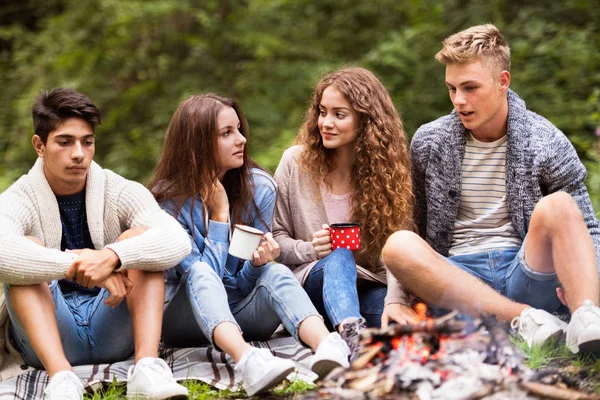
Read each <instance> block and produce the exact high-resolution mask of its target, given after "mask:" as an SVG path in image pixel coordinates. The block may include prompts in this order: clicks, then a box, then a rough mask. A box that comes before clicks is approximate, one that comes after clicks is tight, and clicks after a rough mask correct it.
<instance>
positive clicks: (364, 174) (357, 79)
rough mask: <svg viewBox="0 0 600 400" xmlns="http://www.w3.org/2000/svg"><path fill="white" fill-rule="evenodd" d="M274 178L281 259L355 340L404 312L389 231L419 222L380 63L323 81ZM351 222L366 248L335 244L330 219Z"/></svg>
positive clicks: (404, 147) (401, 133) (354, 342)
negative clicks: (384, 257)
mask: <svg viewBox="0 0 600 400" xmlns="http://www.w3.org/2000/svg"><path fill="white" fill-rule="evenodd" d="M275 180H276V182H277V184H278V199H277V205H276V211H275V221H274V229H273V233H274V237H275V240H276V241H277V242H278V243H279V246H280V248H281V255H280V256H279V258H278V261H280V262H282V263H284V264H286V265H288V266H290V267H291V268H292V269H293V270H294V273H295V275H296V277H298V278H299V279H300V281H301V282H302V283H303V286H304V288H305V290H306V291H307V292H308V294H309V296H310V297H311V299H312V300H313V303H314V304H315V305H316V306H317V309H318V310H319V311H320V312H321V313H322V314H323V315H327V317H328V319H329V323H330V324H331V326H332V327H336V329H338V330H339V331H340V332H341V333H342V337H343V338H344V339H346V341H347V342H348V344H349V345H350V348H351V350H355V349H356V348H357V339H358V336H357V333H358V331H360V330H361V329H362V328H364V327H365V325H369V326H379V325H380V324H381V323H383V324H384V325H386V324H387V323H388V321H389V320H391V319H393V320H396V321H398V322H405V318H403V317H401V315H400V314H399V313H397V312H396V311H397V310H396V308H397V306H398V305H399V304H401V303H405V298H404V297H403V296H404V295H403V294H402V293H403V292H402V291H401V290H400V287H399V284H398V282H397V281H396V280H395V279H393V277H392V276H391V275H390V281H389V282H388V285H387V286H388V288H387V290H386V282H387V279H386V271H385V267H384V266H383V263H382V261H381V257H380V255H381V249H382V247H383V245H384V243H385V241H386V239H387V238H388V236H390V235H391V234H392V233H393V232H395V231H396V230H398V229H400V228H404V229H406V228H410V227H412V207H413V195H412V188H411V180H410V172H409V155H408V144H407V140H406V136H405V133H404V129H403V126H402V121H401V119H400V117H399V116H398V113H397V112H396V109H395V108H394V104H393V102H392V99H391V98H390V95H389V93H388V92H387V90H386V88H385V87H384V86H383V84H382V83H381V82H380V81H379V80H378V79H377V77H375V75H373V73H371V72H370V71H368V70H366V69H364V68H345V69H340V70H338V71H335V72H333V73H331V74H329V75H326V76H325V77H323V78H322V79H321V80H320V81H319V82H318V83H317V86H316V88H315V91H314V94H313V97H312V102H311V104H310V107H309V109H308V111H307V112H306V118H305V122H304V124H303V126H302V128H301V130H300V132H299V134H298V136H297V138H296V145H295V146H293V147H291V148H290V149H288V150H286V152H285V153H284V154H283V157H282V159H281V162H280V164H279V166H278V168H277V171H276V173H275ZM348 222H352V223H357V224H359V225H360V230H361V238H360V246H361V247H360V249H359V250H357V251H355V252H354V254H353V253H352V252H351V251H350V250H347V249H336V250H334V251H332V245H331V233H330V228H329V225H330V224H332V223H348ZM386 292H387V297H386ZM384 299H385V301H384ZM384 302H385V308H384ZM363 317H364V318H363Z"/></svg>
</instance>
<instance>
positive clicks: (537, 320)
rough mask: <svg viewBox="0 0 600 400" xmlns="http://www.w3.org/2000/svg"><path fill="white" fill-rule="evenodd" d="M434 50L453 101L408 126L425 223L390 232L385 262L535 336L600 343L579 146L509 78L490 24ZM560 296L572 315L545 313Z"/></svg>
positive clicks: (599, 231) (596, 241) (407, 280)
mask: <svg viewBox="0 0 600 400" xmlns="http://www.w3.org/2000/svg"><path fill="white" fill-rule="evenodd" d="M436 59H437V60H438V61H440V62H441V63H443V64H445V65H446V86H447V87H448V91H449V93H450V100H451V101H452V104H453V105H454V111H453V112H452V113H451V114H450V115H447V116H444V117H441V118H439V119H437V120H435V121H433V122H431V123H428V124H425V125H423V126H421V127H420V128H419V129H418V130H417V132H416V133H415V135H414V137H413V140H412V143H411V167H412V175H413V190H414V193H415V197H416V206H415V223H416V227H417V230H418V235H417V234H415V233H413V232H409V231H400V232H396V233H395V234H393V235H392V236H391V237H390V238H389V239H388V242H387V243H386V246H385V247H384V250H383V255H384V260H385V263H386V265H387V267H388V268H389V270H390V271H391V272H392V273H393V275H394V276H395V277H396V278H397V279H398V280H399V281H400V282H401V283H402V284H403V286H404V288H405V289H407V290H408V291H410V292H412V293H413V294H415V295H416V296H418V297H419V298H421V299H423V300H424V301H426V302H430V303H432V304H436V305H438V306H442V307H447V308H456V309H459V310H462V311H465V312H468V313H471V314H479V313H488V314H495V315H497V316H498V317H499V318H500V319H502V320H505V321H512V325H513V327H514V328H517V329H518V332H519V333H520V334H521V336H522V337H523V338H524V339H525V340H526V341H527V342H528V344H529V345H532V344H541V343H544V342H546V341H547V340H549V339H551V338H556V337H560V336H562V334H563V333H565V332H566V338H567V345H568V346H569V348H570V349H571V351H573V352H574V353H577V352H579V351H584V352H595V353H600V309H599V308H598V297H599V292H600V289H599V283H598V271H599V269H598V268H599V267H600V257H599V255H600V226H599V223H598V220H597V218H596V216H595V214H594V211H593V208H592V205H591V203H590V199H589V195H588V192H587V190H586V187H585V184H584V179H585V176H586V171H585V168H584V166H583V165H582V163H581V162H580V160H579V158H578V157H577V154H576V152H575V149H574V148H573V146H572V145H571V143H570V142H569V140H568V139H567V138H566V137H565V135H563V134H562V132H560V131H559V130H558V129H557V128H556V127H555V126H554V125H552V124H551V123H550V122H549V121H548V120H546V119H545V118H543V117H541V116H539V115H537V114H535V113H533V112H531V111H529V110H527V108H526V107H525V102H524V101H523V100H521V98H520V97H519V96H518V95H517V94H516V93H515V92H513V91H511V90H510V89H509V85H510V49H509V47H508V43H507V42H506V40H505V39H504V37H503V36H502V34H501V33H500V32H499V31H498V29H497V28H496V27H495V26H494V25H490V24H487V25H480V26H474V27H471V28H469V29H467V30H465V31H462V32H459V33H457V34H455V35H452V36H450V37H448V38H447V39H446V40H444V48H443V49H442V50H441V51H440V52H439V53H438V54H437V55H436ZM419 235H420V236H419ZM486 283H487V285H486ZM494 289H495V290H494ZM561 303H562V304H564V305H566V306H568V308H569V310H570V312H571V313H572V318H571V321H570V323H569V324H568V326H567V324H565V323H564V322H562V321H561V320H559V319H558V318H556V317H554V316H553V315H551V314H550V313H552V312H555V311H557V310H558V309H559V308H560V307H561ZM396 312H397V313H398V314H399V315H405V316H409V317H410V315H411V314H412V310H411V309H410V307H408V306H407V305H401V304H399V305H397V306H396Z"/></svg>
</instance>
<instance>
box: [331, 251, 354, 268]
mask: <svg viewBox="0 0 600 400" xmlns="http://www.w3.org/2000/svg"><path fill="white" fill-rule="evenodd" d="M327 258H328V259H330V260H331V261H333V262H334V263H336V264H340V265H352V266H354V265H356V261H354V255H353V254H352V251H350V250H348V249H335V250H334V251H333V252H332V253H331V254H329V255H328V256H327Z"/></svg>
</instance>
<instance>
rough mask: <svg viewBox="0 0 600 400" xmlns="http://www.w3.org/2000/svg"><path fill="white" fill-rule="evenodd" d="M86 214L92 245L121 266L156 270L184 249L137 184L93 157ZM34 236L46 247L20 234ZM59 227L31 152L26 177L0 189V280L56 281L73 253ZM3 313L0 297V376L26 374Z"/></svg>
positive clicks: (175, 226) (179, 233) (176, 230)
mask: <svg viewBox="0 0 600 400" xmlns="http://www.w3.org/2000/svg"><path fill="white" fill-rule="evenodd" d="M85 196H86V213H87V223H88V227H89V231H90V236H91V238H92V241H93V243H94V248H95V249H97V250H99V249H103V248H110V249H111V250H113V251H114V252H115V253H116V254H117V255H118V256H119V259H120V260H121V265H122V266H121V268H122V269H139V270H145V271H162V270H165V269H168V268H170V267H173V266H174V265H176V264H177V263H179V262H180V261H181V260H182V259H183V258H184V257H186V256H187V255H188V254H189V253H190V251H191V244H190V239H189V238H188V236H187V234H186V233H185V231H184V230H183V229H182V227H181V225H179V223H177V221H176V220H175V219H173V218H172V217H171V216H170V215H168V214H167V213H166V212H165V211H163V210H162V209H161V208H160V207H159V206H158V204H157V203H156V201H155V200H154V197H152V194H151V193H150V192H149V191H148V190H147V189H146V188H145V187H144V186H142V185H141V184H139V183H137V182H133V181H129V180H127V179H125V178H123V177H121V176H119V175H117V174H115V173H114V172H112V171H109V170H106V169H102V168H101V167H100V166H99V165H98V164H96V163H95V162H92V164H91V166H90V169H89V171H88V175H87V181H86V194H85ZM137 226H146V227H148V228H149V229H148V230H147V231H146V232H144V233H143V234H141V235H139V236H137V237H133V238H130V239H127V240H124V241H121V242H115V241H116V240H117V238H118V237H119V236H120V235H121V233H123V232H124V231H126V230H127V229H130V228H133V227H137ZM25 236H33V237H35V238H37V239H39V240H40V241H41V242H42V243H43V244H44V246H45V247H42V246H39V245H37V244H35V243H34V242H32V241H30V240H28V239H26V238H25ZM61 238H62V225H61V220H60V214H59V209H58V203H57V201H56V196H55V194H54V193H53V192H52V189H51V188H50V185H49V183H48V181H47V180H46V176H45V175H44V161H43V159H41V158H38V160H37V161H36V163H35V164H34V166H33V167H32V168H31V170H30V171H29V173H28V174H27V175H24V176H22V177H21V178H20V179H19V180H17V181H16V182H15V183H14V184H13V185H12V186H10V187H9V188H8V189H7V190H6V191H5V192H4V193H2V194H1V195H0V282H2V283H4V284H9V285H30V284H37V283H42V282H48V281H51V280H54V279H62V278H64V277H65V274H66V272H67V270H68V268H69V267H70V266H71V264H72V263H73V261H74V259H75V258H76V257H77V255H76V254H74V253H67V252H62V251H60V244H61ZM8 320H9V318H8V313H7V310H6V303H5V302H4V296H3V294H2V296H0V380H4V379H7V378H10V377H12V376H15V375H18V374H19V373H22V372H26V371H27V370H26V369H20V368H19V364H23V359H22V358H21V357H20V355H19V354H18V353H17V352H16V351H15V350H14V349H13V348H12V346H11V345H10V343H9V341H8V339H7V338H8V336H7V332H8V325H9V324H8V323H7V322H9V321H8Z"/></svg>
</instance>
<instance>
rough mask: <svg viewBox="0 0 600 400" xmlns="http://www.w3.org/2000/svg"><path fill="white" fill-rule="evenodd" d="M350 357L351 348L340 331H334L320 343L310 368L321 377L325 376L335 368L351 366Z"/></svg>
mask: <svg viewBox="0 0 600 400" xmlns="http://www.w3.org/2000/svg"><path fill="white" fill-rule="evenodd" d="M348 357H350V348H349V347H348V345H347V344H346V342H344V339H342V337H341V336H340V334H339V333H337V332H332V333H330V334H329V335H327V337H326V338H325V339H324V340H323V341H322V342H321V343H319V347H317V351H315V355H314V356H313V359H312V364H311V366H310V369H312V370H313V372H314V373H315V374H317V375H319V378H323V377H325V376H327V374H329V373H330V372H331V371H332V370H333V369H334V368H337V367H342V368H348V367H349V366H350V363H349V362H348Z"/></svg>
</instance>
